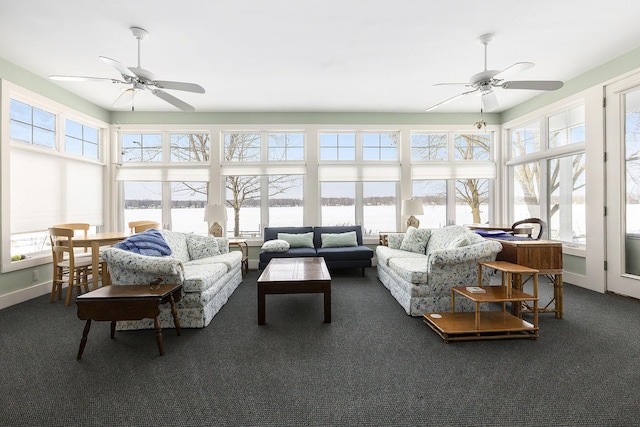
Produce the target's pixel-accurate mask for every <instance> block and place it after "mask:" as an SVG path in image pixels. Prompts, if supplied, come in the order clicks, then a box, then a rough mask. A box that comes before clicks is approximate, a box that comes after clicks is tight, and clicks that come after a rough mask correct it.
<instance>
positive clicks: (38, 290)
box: [0, 282, 51, 310]
mask: <svg viewBox="0 0 640 427" xmlns="http://www.w3.org/2000/svg"><path fill="white" fill-rule="evenodd" d="M50 292H51V282H46V283H40V284H37V285H33V286H31V287H28V288H26V289H20V290H19V291H15V292H11V293H10V294H6V295H2V296H0V310H2V309H3V308H7V307H11V306H12V305H16V304H20V303H21V302H25V301H29V300H30V299H33V298H37V297H39V296H42V295H46V294H48V293H50Z"/></svg>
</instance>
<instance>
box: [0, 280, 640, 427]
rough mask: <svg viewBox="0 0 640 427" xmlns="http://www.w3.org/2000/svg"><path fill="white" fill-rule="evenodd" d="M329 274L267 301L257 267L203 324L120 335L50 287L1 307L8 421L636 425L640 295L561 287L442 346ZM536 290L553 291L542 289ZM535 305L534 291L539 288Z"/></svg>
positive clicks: (361, 289) (376, 285) (375, 295)
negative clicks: (530, 332)
mask: <svg viewBox="0 0 640 427" xmlns="http://www.w3.org/2000/svg"><path fill="white" fill-rule="evenodd" d="M359 273H360V271H359V270H357V271H355V270H354V271H352V272H348V271H345V272H335V273H334V275H333V276H334V280H333V289H332V291H333V306H332V307H333V313H332V314H333V319H332V320H333V322H332V323H331V324H325V323H323V321H322V320H323V311H322V296H321V295H319V294H317V295H315V294H314V295H312V294H301V295H272V296H267V324H266V325H264V326H258V325H257V313H256V312H257V302H256V289H255V287H256V285H255V282H256V279H257V277H258V272H257V271H252V272H250V273H249V275H248V276H247V277H246V278H245V280H244V282H243V283H242V284H241V285H240V287H239V288H238V290H237V291H236V292H235V293H234V294H233V295H232V297H231V299H230V300H229V302H228V303H227V304H226V305H225V306H224V307H223V309H222V310H221V311H220V313H218V315H217V316H216V317H215V318H214V319H213V321H212V323H211V324H210V325H209V326H208V327H207V328H204V329H197V330H194V329H185V330H183V334H182V336H180V337H178V336H176V335H175V330H173V329H168V330H165V333H164V338H165V351H166V354H165V356H163V357H160V356H159V355H158V349H157V345H156V342H155V334H154V333H153V332H152V331H133V332H119V333H117V334H116V339H115V340H111V339H109V325H108V323H106V322H94V323H93V326H92V329H91V333H90V334H89V340H88V343H87V347H86V349H85V352H84V356H83V360H82V361H76V359H75V356H76V353H77V350H78V344H79V341H80V338H81V335H82V328H83V326H84V322H83V321H81V320H79V319H78V318H77V317H76V313H75V307H68V308H65V307H64V305H63V304H61V303H57V304H49V302H48V296H43V297H39V298H36V299H34V300H31V301H28V302H25V303H23V304H19V305H17V306H13V307H9V308H7V309H4V310H2V311H0V351H1V354H2V362H3V366H2V371H3V372H2V375H1V377H0V378H1V379H0V385H1V386H2V387H1V390H2V393H1V394H0V412H1V416H0V424H2V425H7V426H18V425H30V426H43V425H49V426H73V425H77V426H101V425H104V426H125V425H126V426H165V425H167V426H175V425H181V426H201V425H202V426H205V425H206V426H214V425H215V426H225V425H251V426H288V425H315V426H325V425H340V426H359V425H367V426H384V425H392V426H397V425H400V426H426V425H433V426H449V425H451V426H514V425H526V426H541V425H554V426H590V425H592V426H630V425H640V415H639V411H640V408H639V403H640V304H639V303H638V302H637V301H634V300H629V299H625V298H621V297H616V296H611V295H601V294H598V293H594V292H591V291H587V290H584V289H582V288H577V287H574V286H571V285H566V286H565V318H564V319H563V320H557V319H555V318H554V317H553V315H552V314H541V315H540V328H541V332H540V339H539V340H537V341H534V340H505V341H470V342H455V343H451V344H445V343H444V342H443V341H442V339H441V338H440V337H439V336H437V335H436V334H435V333H434V332H433V331H432V330H431V329H430V328H429V327H427V326H426V325H424V324H423V322H422V320H421V319H419V318H412V317H409V316H407V315H406V314H405V313H404V311H403V310H402V308H401V307H400V305H399V304H398V303H397V302H396V301H395V300H394V299H393V298H392V297H391V295H390V293H389V292H388V291H387V290H386V289H385V288H384V287H383V286H382V284H381V283H380V282H379V281H378V279H377V277H376V273H375V269H370V270H369V271H368V272H367V276H366V277H364V278H362V277H360V274H359ZM541 289H542V291H543V292H542V293H544V294H546V295H550V293H551V286H542V287H541ZM542 299H544V297H543V298H542Z"/></svg>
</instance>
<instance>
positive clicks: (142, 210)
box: [123, 181, 204, 230]
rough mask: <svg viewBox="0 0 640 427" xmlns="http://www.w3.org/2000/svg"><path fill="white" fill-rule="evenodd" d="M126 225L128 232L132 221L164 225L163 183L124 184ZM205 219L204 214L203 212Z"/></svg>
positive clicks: (124, 225) (124, 227)
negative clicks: (145, 221)
mask: <svg viewBox="0 0 640 427" xmlns="http://www.w3.org/2000/svg"><path fill="white" fill-rule="evenodd" d="M123 190H124V224H123V229H124V230H128V229H129V228H128V227H129V226H128V224H129V222H130V221H142V220H149V221H154V222H157V223H159V224H162V223H163V221H162V183H161V182H152V181H148V182H147V181H144V182H135V181H128V182H124V183H123ZM203 218H204V212H203Z"/></svg>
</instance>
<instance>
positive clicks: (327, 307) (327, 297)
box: [324, 284, 331, 323]
mask: <svg viewBox="0 0 640 427" xmlns="http://www.w3.org/2000/svg"><path fill="white" fill-rule="evenodd" d="M324 323H331V284H329V285H327V286H326V287H325V289H324Z"/></svg>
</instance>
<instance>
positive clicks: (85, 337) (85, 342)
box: [77, 319, 91, 360]
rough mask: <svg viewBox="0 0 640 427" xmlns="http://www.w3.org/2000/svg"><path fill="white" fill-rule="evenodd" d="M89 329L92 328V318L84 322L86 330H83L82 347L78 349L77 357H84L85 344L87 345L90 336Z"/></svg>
mask: <svg viewBox="0 0 640 427" xmlns="http://www.w3.org/2000/svg"><path fill="white" fill-rule="evenodd" d="M89 329H91V319H87V323H85V324H84V330H83V331H82V339H81V340H80V348H79V349H78V357H77V359H78V360H80V359H82V353H83V352H84V346H85V345H87V337H88V336H89Z"/></svg>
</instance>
